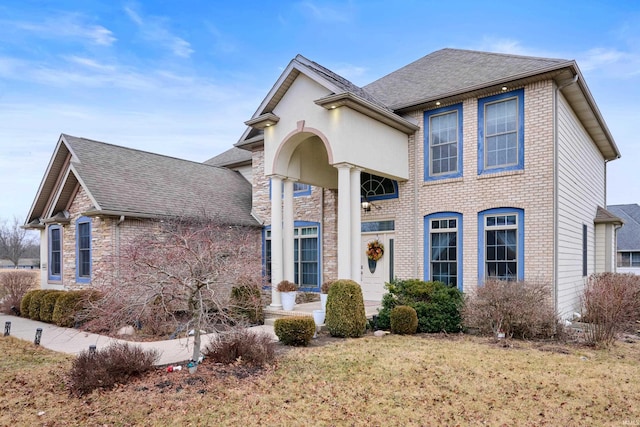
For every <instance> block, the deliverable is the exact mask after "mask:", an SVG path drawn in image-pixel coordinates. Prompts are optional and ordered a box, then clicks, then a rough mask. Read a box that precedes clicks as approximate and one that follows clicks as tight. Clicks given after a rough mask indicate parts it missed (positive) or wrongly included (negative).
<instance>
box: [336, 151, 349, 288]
mask: <svg viewBox="0 0 640 427" xmlns="http://www.w3.org/2000/svg"><path fill="white" fill-rule="evenodd" d="M336 168H337V169H338V279H350V278H351V179H350V178H351V174H350V170H351V165H349V164H346V163H343V164H340V165H337V166H336Z"/></svg>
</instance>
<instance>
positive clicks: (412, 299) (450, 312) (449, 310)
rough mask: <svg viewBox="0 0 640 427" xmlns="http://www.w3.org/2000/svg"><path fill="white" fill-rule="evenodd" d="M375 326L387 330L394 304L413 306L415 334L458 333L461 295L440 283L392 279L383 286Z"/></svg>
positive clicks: (455, 289)
mask: <svg viewBox="0 0 640 427" xmlns="http://www.w3.org/2000/svg"><path fill="white" fill-rule="evenodd" d="M385 287H386V288H387V290H388V291H389V292H388V293H386V294H384V295H383V297H382V308H381V309H380V311H379V314H378V318H377V327H378V328H380V329H390V327H391V318H390V315H391V310H393V308H394V307H396V306H398V305H408V306H410V307H413V308H414V309H415V310H416V313H417V314H418V332H430V333H433V332H459V331H460V330H461V329H462V316H461V308H462V301H463V299H462V292H460V291H459V290H458V289H457V288H456V287H455V286H449V285H445V284H444V283H442V282H424V281H422V280H418V279H407V280H394V281H393V282H391V283H387V284H386V285H385Z"/></svg>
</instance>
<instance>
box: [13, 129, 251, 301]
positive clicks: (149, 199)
mask: <svg viewBox="0 0 640 427" xmlns="http://www.w3.org/2000/svg"><path fill="white" fill-rule="evenodd" d="M201 216H206V217H208V218H214V219H216V220H219V221H223V222H225V223H229V224H235V225H242V226H249V227H254V228H255V233H256V238H255V240H256V249H255V250H256V251H259V247H258V246H257V244H258V242H259V236H260V227H259V226H260V224H259V223H258V222H257V221H256V219H255V217H254V216H252V214H251V184H250V183H249V182H248V181H247V180H246V179H245V178H244V177H243V176H242V175H241V174H240V173H238V172H234V171H232V170H230V169H228V168H220V167H215V166H210V165H207V164H203V163H197V162H190V161H187V160H181V159H176V158H173V157H167V156H162V155H158V154H153V153H148V152H144V151H140V150H133V149H130V148H125V147H120V146H116V145H111V144H106V143H103V142H98V141H92V140H89V139H85V138H77V137H74V136H70V135H65V134H62V135H61V136H60V138H59V140H58V143H57V146H56V148H55V150H54V153H53V155H52V157H51V161H50V162H49V165H48V167H47V170H46V172H45V175H44V178H43V179H42V183H41V184H40V187H39V189H38V193H37V195H36V197H35V200H34V202H33V205H32V207H31V210H30V211H29V215H28V217H27V221H26V225H25V227H26V228H31V229H38V230H40V259H41V260H42V264H41V269H40V272H41V278H40V284H41V287H42V288H45V289H46V288H49V289H70V288H74V287H77V286H86V285H89V284H91V283H92V280H94V279H95V278H96V276H98V275H100V274H101V273H102V271H101V270H102V269H112V268H113V264H112V263H111V261H112V260H113V259H114V257H117V256H118V255H119V254H120V252H121V250H122V249H123V248H124V247H125V245H127V244H128V243H129V242H130V241H132V240H133V239H135V238H136V236H139V235H140V233H150V232H153V230H154V229H153V227H152V226H151V224H152V222H153V221H156V220H160V219H163V218H164V219H166V218H168V217H180V218H184V217H201ZM256 259H257V261H256V266H255V268H256V270H257V272H259V271H260V263H259V259H260V258H259V257H256Z"/></svg>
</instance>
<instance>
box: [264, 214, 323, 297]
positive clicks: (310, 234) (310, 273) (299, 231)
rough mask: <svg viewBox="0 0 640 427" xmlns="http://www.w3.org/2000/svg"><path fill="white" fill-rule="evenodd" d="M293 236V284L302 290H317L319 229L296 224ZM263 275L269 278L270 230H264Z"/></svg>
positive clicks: (318, 276) (318, 278)
mask: <svg viewBox="0 0 640 427" xmlns="http://www.w3.org/2000/svg"><path fill="white" fill-rule="evenodd" d="M303 224H304V223H303ZM306 224H308V223H306ZM293 234H294V237H293V239H294V241H293V251H294V254H293V257H294V260H293V262H294V274H295V278H294V282H295V283H297V284H298V285H299V286H300V287H302V288H317V287H318V286H319V283H320V268H319V260H320V246H319V242H320V239H319V237H320V236H319V227H318V226H317V225H300V223H298V224H297V226H296V227H295V228H294V230H293ZM265 275H266V276H267V277H268V278H270V277H271V230H270V229H267V230H265Z"/></svg>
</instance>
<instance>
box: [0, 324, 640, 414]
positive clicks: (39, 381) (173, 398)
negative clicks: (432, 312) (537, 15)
mask: <svg viewBox="0 0 640 427" xmlns="http://www.w3.org/2000/svg"><path fill="white" fill-rule="evenodd" d="M511 344H512V346H511V347H509V346H507V347H503V346H500V345H497V344H496V343H495V342H493V341H491V340H487V339H482V338H476V337H469V336H461V335H456V336H453V337H447V338H443V337H440V336H393V335H391V336H387V337H385V338H373V337H371V336H367V337H365V338H360V339H350V340H339V341H335V342H331V343H329V344H327V345H324V346H317V345H312V346H311V347H308V348H295V349H291V350H289V351H287V352H286V353H285V354H284V355H282V356H281V358H280V359H279V361H278V363H277V365H276V366H274V367H271V368H269V369H266V370H265V371H262V372H261V373H259V374H256V375H250V376H247V377H242V376H241V377H242V378H239V377H238V376H237V374H238V372H236V371H234V368H233V367H221V366H216V365H214V364H212V363H209V364H207V363H205V364H203V365H201V367H200V368H199V369H198V373H197V374H195V375H191V376H190V375H189V374H188V373H187V372H185V371H184V370H183V371H181V372H174V373H167V372H165V371H163V370H158V371H156V372H154V373H153V374H152V375H150V376H148V377H146V378H143V379H140V380H136V381H135V382H133V383H131V384H127V385H123V386H120V387H117V388H116V389H115V390H112V391H97V392H94V393H92V394H91V395H89V396H87V397H85V398H83V399H77V398H73V397H69V396H68V394H67V393H66V392H65V391H64V390H63V387H64V372H65V369H68V367H69V366H70V361H69V359H68V358H67V357H62V356H60V355H57V354H55V353H51V352H47V351H45V350H42V349H35V350H34V346H33V345H32V344H30V343H20V342H18V341H17V340H13V339H11V340H8V339H6V338H5V339H0V353H1V354H3V355H4V354H9V356H7V357H3V358H2V359H3V360H2V362H0V363H4V364H3V365H0V366H2V369H1V370H0V380H1V382H2V384H3V387H1V388H0V425H48V426H58V425H102V424H108V425H158V426H160V425H181V426H183V425H185V426H186V425H194V426H195V425H243V426H250V425H287V426H308V425H319V426H323V425H327V426H328V425H425V426H431V425H432V426H446V425H463V426H466V425H491V426H500V425H506V426H516V425H517V426H519V425H528V426H530V425H531V426H558V425H562V426H583V425H599V426H600V425H624V424H625V423H626V424H630V423H631V425H632V423H638V422H640V405H637V402H640V384H639V382H638V381H637V378H639V377H640V363H639V362H640V349H639V347H640V343H637V344H630V343H622V342H620V343H618V344H617V345H616V346H614V347H613V348H612V349H610V350H608V351H607V350H594V349H590V348H581V347H570V346H561V345H557V344H540V343H527V342H518V341H514V342H512V343H511ZM10 347H17V348H18V347H22V349H14V350H11V351H12V352H11V353H5V351H7V350H8V349H9V348H10ZM30 353H34V354H33V355H31V354H30ZM6 359H16V361H15V362H7V360H6ZM9 366H11V367H12V368H9ZM40 411H44V412H45V413H44V414H42V415H40V416H38V415H37V414H38V412H40Z"/></svg>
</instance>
